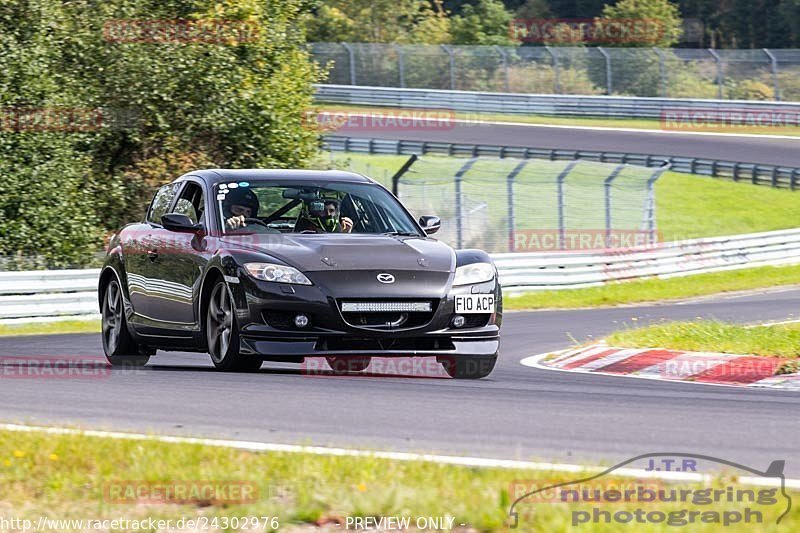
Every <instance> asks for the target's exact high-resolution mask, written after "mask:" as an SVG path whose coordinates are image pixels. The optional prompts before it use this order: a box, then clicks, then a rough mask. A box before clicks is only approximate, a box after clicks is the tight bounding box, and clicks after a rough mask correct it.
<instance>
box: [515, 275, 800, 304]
mask: <svg viewBox="0 0 800 533" xmlns="http://www.w3.org/2000/svg"><path fill="white" fill-rule="evenodd" d="M795 284H800V266H798V265H793V266H784V267H758V268H747V269H742V270H731V271H727V272H713V273H709V274H697V275H693V276H686V277H681V278H671V279H648V280H638V281H629V282H624V283H611V284H609V285H604V286H602V287H589V288H586V289H572V290H561V291H539V292H531V293H528V294H524V295H520V296H511V297H508V298H506V299H505V301H504V306H505V307H506V308H507V309H514V310H520V309H548V308H558V309H570V308H579V307H603V306H613V305H626V304H639V303H646V302H661V301H669V300H678V299H684V298H694V297H699V296H708V295H712V294H720V293H725V292H734V291H742V290H749V289H760V288H770V287H777V286H785V285H795Z"/></svg>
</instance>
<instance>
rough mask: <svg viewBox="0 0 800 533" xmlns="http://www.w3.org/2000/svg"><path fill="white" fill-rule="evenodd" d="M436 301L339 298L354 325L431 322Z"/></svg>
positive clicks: (371, 326)
mask: <svg viewBox="0 0 800 533" xmlns="http://www.w3.org/2000/svg"><path fill="white" fill-rule="evenodd" d="M436 303H437V302H435V301H430V300H427V301H419V300H414V301H411V300H390V301H389V300H359V301H352V300H349V301H342V302H339V310H340V311H341V313H342V318H343V319H344V321H345V322H346V323H347V324H348V325H350V326H353V327H356V328H366V329H383V330H396V329H408V328H418V327H422V326H425V325H427V324H428V323H430V321H431V320H433V315H434V313H435V311H436Z"/></svg>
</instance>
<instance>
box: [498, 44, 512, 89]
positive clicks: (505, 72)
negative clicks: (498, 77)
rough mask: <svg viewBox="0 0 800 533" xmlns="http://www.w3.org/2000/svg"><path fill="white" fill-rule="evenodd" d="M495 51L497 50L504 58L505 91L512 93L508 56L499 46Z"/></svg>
mask: <svg viewBox="0 0 800 533" xmlns="http://www.w3.org/2000/svg"><path fill="white" fill-rule="evenodd" d="M494 49H495V50H497V52H498V53H499V54H500V57H502V58H503V77H504V79H505V89H506V92H507V93H510V92H511V85H510V84H509V82H508V54H507V53H506V51H505V50H503V49H502V48H501V47H499V46H495V47H494Z"/></svg>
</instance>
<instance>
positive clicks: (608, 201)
mask: <svg viewBox="0 0 800 533" xmlns="http://www.w3.org/2000/svg"><path fill="white" fill-rule="evenodd" d="M624 168H625V165H619V166H617V168H615V169H614V170H613V171H612V172H611V174H610V175H609V176H608V177H607V178H606V179H605V181H603V189H604V190H605V204H606V206H605V208H606V248H611V182H612V181H614V180H615V179H616V178H617V176H619V173H620V172H622V169H624Z"/></svg>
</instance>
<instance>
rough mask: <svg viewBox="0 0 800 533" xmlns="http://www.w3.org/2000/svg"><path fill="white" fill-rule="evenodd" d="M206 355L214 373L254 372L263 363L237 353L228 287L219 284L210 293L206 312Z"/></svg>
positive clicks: (231, 303)
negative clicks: (214, 370) (212, 364)
mask: <svg viewBox="0 0 800 533" xmlns="http://www.w3.org/2000/svg"><path fill="white" fill-rule="evenodd" d="M206 340H207V342H208V353H209V355H210V356H211V361H212V362H213V363H214V366H215V367H216V368H217V370H222V371H224V372H255V371H257V370H258V369H259V368H261V364H262V363H263V361H262V360H261V359H260V358H258V357H253V356H244V355H242V354H240V353H239V326H238V323H237V321H236V312H235V311H234V307H233V297H232V296H231V293H230V291H229V290H228V286H227V285H226V284H225V282H224V281H222V280H220V281H218V282H217V284H216V285H215V286H214V289H213V290H212V291H211V298H210V299H209V302H208V310H207V312H206Z"/></svg>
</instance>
